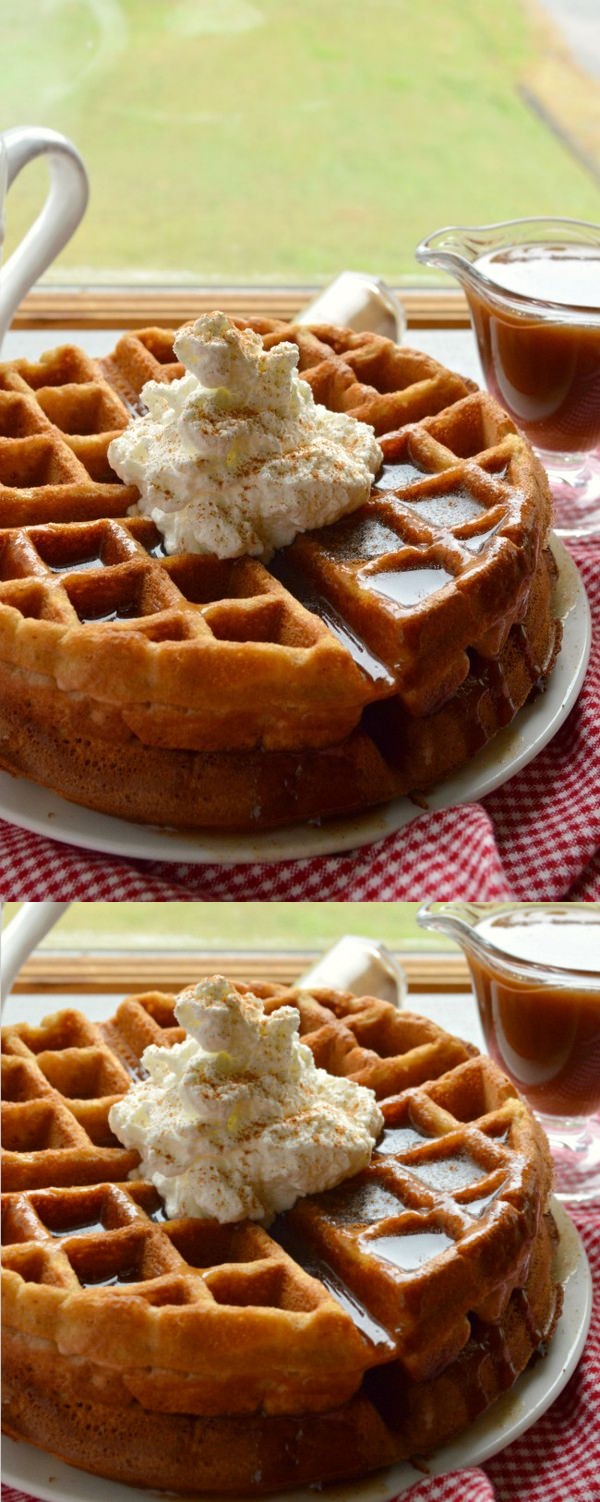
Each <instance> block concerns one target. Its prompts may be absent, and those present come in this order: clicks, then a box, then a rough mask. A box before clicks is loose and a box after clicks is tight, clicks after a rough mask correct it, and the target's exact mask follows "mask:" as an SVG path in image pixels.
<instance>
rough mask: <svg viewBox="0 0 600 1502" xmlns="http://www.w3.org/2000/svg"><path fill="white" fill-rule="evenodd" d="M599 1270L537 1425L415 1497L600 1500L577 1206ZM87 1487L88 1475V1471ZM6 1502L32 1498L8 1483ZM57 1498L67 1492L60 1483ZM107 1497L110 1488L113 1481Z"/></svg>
mask: <svg viewBox="0 0 600 1502" xmlns="http://www.w3.org/2000/svg"><path fill="white" fill-rule="evenodd" d="M569 1213H570V1214H571V1216H572V1219H573V1220H574V1221H575V1224H576V1226H577V1227H578V1229H579V1231H580V1233H581V1236H582V1239H583V1242H584V1245H585V1248H586V1251H587V1254H588V1257H589V1261H590V1267H591V1270H592V1278H593V1282H594V1311H593V1314H592V1323H591V1328H590V1333H589V1335H588V1338H587V1342H586V1345H585V1348H584V1352H583V1355H582V1357H581V1361H580V1362H579V1365H578V1367H577V1370H576V1371H575V1372H574V1373H573V1376H572V1377H571V1378H570V1380H569V1382H568V1383H567V1386H566V1387H565V1389H564V1391H563V1392H562V1393H561V1395H560V1397H559V1398H557V1400H556V1402H555V1403H553V1404H552V1407H551V1408H549V1409H548V1411H547V1413H545V1414H544V1415H543V1416H542V1418H541V1419H538V1422H537V1424H534V1425H533V1427H532V1428H531V1429H528V1430H527V1432H526V1433H525V1434H523V1435H522V1436H521V1438H520V1439H517V1440H515V1442H514V1444H512V1445H509V1446H508V1448H507V1449H506V1450H502V1451H501V1452H500V1454H499V1455H495V1456H494V1457H493V1459H492V1460H488V1461H487V1462H486V1464H485V1465H484V1466H482V1467H481V1468H479V1467H478V1468H477V1469H476V1470H463V1471H453V1472H451V1474H450V1475H448V1476H438V1477H433V1478H431V1479H429V1478H418V1479H417V1480H416V1481H415V1485H414V1487H411V1488H410V1490H409V1491H408V1492H405V1493H403V1498H404V1497H406V1498H407V1499H409V1502H599V1499H600V1205H596V1206H595V1207H594V1208H593V1209H579V1210H575V1209H571V1210H570V1212H569ZM81 1482H82V1486H83V1487H85V1476H84V1475H83V1473H82V1474H81ZM2 1494H3V1499H4V1502H29V1499H28V1497H27V1496H26V1494H25V1493H24V1492H20V1491H17V1490H16V1489H15V1488H14V1487H11V1486H4V1487H3V1488H2ZM56 1495H57V1502H60V1490H59V1488H57V1493H56ZM106 1502H110V1486H109V1484H108V1483H107V1485H106Z"/></svg>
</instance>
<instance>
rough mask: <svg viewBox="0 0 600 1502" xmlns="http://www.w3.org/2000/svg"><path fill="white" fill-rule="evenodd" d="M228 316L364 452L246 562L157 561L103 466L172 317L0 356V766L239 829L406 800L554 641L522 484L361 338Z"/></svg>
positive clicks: (535, 497) (471, 740)
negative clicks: (301, 519)
mask: <svg viewBox="0 0 600 1502" xmlns="http://www.w3.org/2000/svg"><path fill="white" fill-rule="evenodd" d="M244 326H248V325H244ZM252 327H253V328H255V329H256V330H257V331H258V332H259V333H261V335H262V337H263V340H264V343H265V345H266V346H267V347H271V346H272V345H273V344H275V343H277V342H278V341H280V340H282V339H290V338H291V339H292V340H294V341H295V342H296V343H297V345H298V347H299V351H300V370H301V371H302V374H303V376H304V378H305V379H306V380H307V381H309V383H310V385H311V386H312V389H313V393H314V396H315V399H316V400H317V401H320V402H323V403H325V404H326V405H327V406H329V407H331V408H332V409H334V410H337V411H344V412H348V413H349V414H350V415H352V416H354V417H356V418H358V419H360V420H362V421H366V422H370V423H372V424H373V426H374V428H375V430H376V432H377V433H378V434H379V435H380V441H381V446H382V449H383V453H384V465H383V469H382V471H381V473H380V475H379V476H378V477H377V478H376V481H375V484H374V487H373V490H372V493H371V497H370V499H369V500H368V501H367V502H366V504H365V505H364V506H362V507H361V508H360V509H359V510H358V511H356V512H355V513H353V514H352V516H351V517H348V518H345V519H342V520H341V521H340V522H337V523H334V524H333V525H332V526H329V527H327V528H323V529H321V530H315V531H312V532H309V533H305V534H302V535H300V536H299V537H297V538H296V540H295V542H294V543H293V544H292V545H291V546H290V547H289V548H287V549H284V550H282V551H281V552H280V553H278V554H276V555H275V556H274V558H273V559H272V560H271V562H270V564H269V565H266V564H265V563H263V562H260V561H257V560H255V559H249V558H244V559H236V560H232V561H231V560H230V561H220V560H218V559H215V558H213V557H208V556H200V555H189V554H188V555H178V556H171V557H166V556H165V553H164V549H163V546H162V541H161V537H160V535H159V533H158V532H157V531H156V529H155V527H154V525H153V523H152V522H150V521H148V520H147V519H146V518H142V517H136V516H134V515H130V514H129V513H130V511H131V508H132V506H134V505H135V501H136V496H137V492H136V491H135V489H134V488H132V487H128V486H125V485H122V484H121V483H120V482H117V479H116V476H115V475H114V474H113V473H112V471H111V470H110V466H109V465H108V459H107V449H108V445H109V443H110V441H111V440H112V438H114V437H115V435H116V434H117V433H118V432H119V431H120V430H121V429H122V428H123V427H124V426H125V425H126V423H127V421H128V420H129V418H130V416H131V415H132V414H134V413H136V412H139V411H140V410H141V407H140V393H141V390H142V387H143V385H144V382H145V381H146V380H149V379H159V380H171V379H173V378H174V377H176V376H179V375H180V374H181V373H182V367H181V366H180V365H179V364H177V363H176V362H174V361H173V348H172V345H173V338H174V334H173V332H172V331H168V330H160V329H148V330H143V331H141V332H140V333H137V334H127V335H125V336H124V337H123V338H122V339H121V340H120V341H119V343H118V345H117V347H116V349H115V350H114V351H113V353H112V354H111V355H110V356H109V357H107V358H106V359H105V360H103V361H93V360H91V359H89V358H88V357H87V356H86V355H85V354H84V353H83V352H82V351H81V350H78V349H76V348H74V347H71V346H65V347H63V348H62V349H58V350H56V351H52V352H50V353H49V354H47V355H46V356H44V357H43V358H42V359H41V360H40V361H39V362H38V363H36V364H32V363H30V362H27V361H24V360H21V361H15V362H12V363H9V364H4V365H3V366H0V424H1V425H2V430H3V431H4V432H5V433H6V435H7V436H6V437H4V438H0V701H1V709H0V759H1V760H0V764H1V765H3V766H4V767H5V768H6V769H7V770H9V771H12V772H15V773H17V774H20V775H26V776H30V777H32V778H34V779H35V780H37V781H39V782H42V783H44V784H46V785H47V786H49V787H51V788H53V789H55V790H57V791H59V792H62V793H64V794H65V795H66V796H67V797H69V798H71V799H73V800H74V801H76V802H81V803H84V804H86V805H88V806H90V807H93V808H97V809H100V810H103V811H106V812H108V813H117V814H121V815H124V816H125V817H129V818H134V819H139V820H142V821H151V822H155V823H172V824H177V825H189V826H190V827H208V826H212V827H223V828H224V827H227V828H236V827H237V828H257V829H259V828H266V827H270V826H274V825H276V824H279V823H286V822H291V821H294V820H301V819H306V818H314V817H321V816H327V815H331V814H336V813H338V814H339V813H347V812H351V811H355V810H358V809H360V808H363V807H366V806H367V805H369V804H374V803H378V802H384V801H386V800H388V799H389V798H391V797H393V796H395V795H396V794H399V793H406V792H412V791H415V790H422V789H424V788H426V787H428V786H429V785H430V784H431V783H432V782H433V781H435V780H437V779H438V778H439V777H441V776H443V775H445V774H446V773H447V772H448V771H450V770H452V769H453V768H454V767H456V766H458V765H460V764H461V763H462V762H463V761H464V760H465V759H466V758H467V757H468V756H470V755H472V754H473V751H474V750H475V749H478V747H479V746H480V745H482V744H483V743H484V742H485V741H486V740H487V739H489V738H490V736H492V735H493V734H495V733H496V732H497V730H498V729H499V728H500V727H501V726H502V725H503V724H506V723H507V722H508V721H509V720H510V719H511V718H512V716H513V715H514V714H515V713H516V711H517V710H518V709H519V708H520V707H521V705H522V704H523V703H524V702H525V701H526V699H527V698H528V696H529V694H530V693H531V691H532V688H533V687H534V686H535V685H537V684H538V683H539V682H540V681H542V680H543V679H544V677H545V675H546V674H547V673H548V672H549V671H550V670H551V667H552V664H553V661H554V657H555V655H556V651H557V649H558V645H559V639H560V632H559V626H558V623H557V622H556V620H555V619H554V613H553V606H552V579H553V573H554V565H553V561H552V556H551V554H550V553H549V551H548V548H547V534H548V528H549V523H550V499H549V492H548V488H547V484H546V481H545V477H544V475H543V471H542V469H541V466H540V465H539V463H538V461H537V460H536V459H535V458H534V456H533V453H532V451H531V449H530V447H529V445H528V444H527V442H526V440H525V439H524V438H522V437H521V436H520V435H519V434H518V433H517V432H516V430H515V429H514V427H513V425H512V423H511V422H510V420H509V418H508V417H506V415H505V414H504V413H503V412H501V410H500V408H499V407H498V406H497V405H496V403H495V402H494V401H493V400H492V399H491V398H490V397H489V396H486V395H484V394H483V393H482V392H480V391H478V390H477V389H476V388H474V386H473V383H472V382H470V381H466V380H464V379H463V378H462V377H460V376H457V375H454V374H452V373H451V372H450V371H447V370H445V368H444V367H442V366H440V365H438V364H437V362H435V361H434V360H432V359H431V358H429V357H428V356H426V355H423V354H421V353H419V352H417V351H414V350H410V349H404V348H398V347H397V346H395V345H394V344H392V342H391V341H389V340H386V339H382V338H379V337H378V336H375V335H368V334H354V333H351V332H350V331H348V330H341V329H335V328H333V327H329V326H319V327H316V328H314V329H305V328H303V327H302V326H301V325H288V324H282V323H276V322H274V321H272V320H257V321H254V322H253V323H252ZM465 732H466V733H465Z"/></svg>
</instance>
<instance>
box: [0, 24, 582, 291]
mask: <svg viewBox="0 0 600 1502" xmlns="http://www.w3.org/2000/svg"><path fill="white" fill-rule="evenodd" d="M592 10H593V5H592V6H590V7H589V16H590V25H589V31H588V33H586V32H585V27H584V23H585V15H586V14H588V11H586V6H585V0H580V3H579V6H573V5H572V4H568V3H567V0H543V3H542V0H539V3H533V0H503V3H502V5H490V4H489V3H488V0H447V3H444V0H429V3H427V0H423V3H421V4H411V3H409V0H302V3H301V4H300V3H298V0H153V3H152V4H148V3H147V0H4V3H3V5H2V8H1V12H0V42H1V44H2V55H3V59H4V70H3V75H4V76H3V90H2V94H3V98H2V107H1V110H2V117H1V120H0V124H1V125H2V127H5V126H8V125H14V124H25V123H28V124H31V123H35V124H40V125H47V126H52V127H53V128H55V129H58V130H61V131H63V132H65V133H66V134H67V135H68V136H70V137H71V138H72V139H73V140H74V142H75V144H76V145H77V146H78V147H79V148H80V150H81V152H82V154H83V156H84V158H85V161H86V163H87V165H88V169H89V172H90V177H91V183H92V196H91V200H90V205H89V209H88V212H87V215H86V218H85V220H84V222H83V224H82V225H81V227H80V229H79V230H78V232H77V234H76V235H75V237H74V238H73V239H72V240H71V242H70V243H69V245H68V246H67V247H66V249H65V250H64V251H63V253H62V255H61V256H60V257H59V259H58V261H57V262H56V263H55V264H54V266H53V267H52V268H51V270H50V272H49V273H48V275H47V282H48V283H49V284H54V285H56V284H59V285H60V284H63V285H64V284H69V283H70V284H78V285H83V286H86V285H87V286H89V285H90V284H96V285H97V284H106V283H108V284H112V285H114V284H116V283H127V284H129V285H131V284H132V283H133V284H135V285H138V286H139V284H144V283H146V284H148V283H154V284H156V283H160V284H163V285H164V284H168V285H175V286H185V285H190V284H192V285H194V286H208V287H210V286H211V285H213V284H220V285H223V286H226V285H228V284H229V285H234V284H237V285H239V284H244V285H250V286H255V287H265V286H266V285H275V284H279V285H283V284H293V285H299V284H305V285H308V284H314V283H319V282H323V281H325V280H327V279H328V278H329V277H331V276H332V275H334V274H335V273H336V272H338V271H339V270H340V269H342V268H344V267H350V268H357V269H366V270H371V271H374V272H377V273H378V274H380V275H383V276H386V277H387V278H388V279H389V280H391V281H393V282H402V280H403V279H405V280H407V281H410V282H412V283H415V284H419V283H420V284H421V285H423V284H426V283H431V282H435V281H436V273H435V272H433V271H432V272H427V271H426V270H423V269H421V268H418V267H417V265H416V263H415V261H414V257H413V251H414V247H415V245H416V243H417V242H418V241H419V240H420V239H421V238H422V237H423V236H424V235H426V234H427V233H429V232H431V231H432V230H434V229H435V228H436V227H438V226H440V225H442V224H444V223H451V222H461V223H463V224H465V223H466V224H468V223H482V222H486V221H490V220H494V219H504V218H511V217H514V216H519V215H531V214H536V213H537V214H549V213H557V212H559V213H562V214H566V215H570V216H573V217H576V218H584V219H586V218H587V219H592V220H593V219H597V218H598V216H599V206H600V194H599V191H598V176H599V173H600V166H599V160H598V158H599V157H600V152H599V148H598V134H597V132H598V127H597V123H596V125H595V124H594V122H597V120H598V109H599V105H598V87H597V82H596V81H595V79H594V61H593V48H594V32H593V28H592V25H591V14H592ZM578 17H579V29H578ZM44 177H45V167H44V166H43V164H39V163H36V164H34V165H33V166H31V167H30V168H28V169H27V170H26V171H25V172H24V173H23V174H22V175H21V177H20V178H19V180H18V181H17V183H16V184H15V187H14V189H13V190H12V192H11V197H10V204H9V212H8V217H7V228H8V240H7V247H6V248H7V251H10V249H11V246H12V244H14V243H15V241H16V240H17V239H18V238H20V237H21V236H22V235H23V233H24V231H25V229H26V227H27V225H28V223H29V222H30V221H31V218H32V217H33V215H34V213H35V211H36V209H37V206H38V204H39V202H40V200H41V197H42V195H43V191H44ZM438 279H439V278H438Z"/></svg>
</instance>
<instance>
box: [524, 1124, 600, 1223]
mask: <svg viewBox="0 0 600 1502" xmlns="http://www.w3.org/2000/svg"><path fill="white" fill-rule="evenodd" d="M536 1116H537V1119H538V1121H539V1122H540V1123H541V1125H542V1126H543V1128H544V1131H545V1132H546V1134H547V1136H548V1139H549V1142H550V1149H551V1152H552V1161H553V1163H554V1193H555V1195H556V1198H557V1199H559V1200H563V1201H564V1202H565V1203H566V1204H569V1203H571V1204H583V1203H585V1201H589V1200H598V1202H600V1117H599V1116H592V1117H590V1118H589V1119H587V1120H582V1118H581V1117H565V1118H562V1117H559V1116H544V1115H542V1113H541V1112H540V1111H536Z"/></svg>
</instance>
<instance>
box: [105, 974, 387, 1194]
mask: <svg viewBox="0 0 600 1502" xmlns="http://www.w3.org/2000/svg"><path fill="white" fill-rule="evenodd" d="M175 1015H176V1017H177V1018H178V1020H179V1022H180V1023H181V1025H182V1026H183V1027H184V1028H185V1029H186V1031H187V1033H188V1034H189V1036H188V1037H187V1038H186V1039H185V1041H184V1042H183V1043H176V1044H175V1045H174V1047H173V1048H161V1047H157V1046H156V1045H151V1046H150V1047H149V1048H147V1049H146V1050H145V1052H144V1054H143V1057H142V1063H143V1066H144V1068H145V1069H146V1070H147V1071H148V1078H147V1079H143V1080H141V1081H140V1082H139V1083H137V1084H134V1085H132V1086H131V1088H130V1089H129V1090H128V1092H127V1094H126V1095H124V1096H123V1098H122V1099H121V1100H120V1101H118V1102H117V1104H116V1105H114V1106H112V1107H111V1110H110V1115H109V1121H110V1125H111V1128H112V1130H113V1132H115V1133H116V1135H117V1137H118V1138H119V1139H120V1141H121V1142H123V1143H124V1144H125V1146H126V1147H132V1148H137V1151H138V1152H139V1154H140V1158H141V1162H140V1166H139V1169H138V1170H137V1175H138V1176H139V1177H142V1178H148V1179H151V1180H152V1182H153V1183H154V1184H155V1185H156V1188H157V1189H158V1192H159V1194H160V1195H161V1196H162V1197H163V1199H164V1202H165V1207H166V1213H167V1215H168V1216H169V1217H170V1218H174V1217H177V1216H184V1215H196V1216H213V1217H215V1218H216V1219H217V1220H220V1221H223V1222H225V1221H239V1220H244V1219H245V1218H246V1217H249V1218H250V1219H251V1220H262V1221H265V1222H267V1223H268V1221H269V1220H271V1219H272V1217H273V1216H274V1215H276V1214H277V1213H278V1212H279V1211H282V1210H287V1209H289V1208H290V1207H291V1205H293V1204H294V1203H295V1201H296V1200H297V1199H298V1198H299V1196H300V1195H304V1194H314V1193H317V1192H318V1191H319V1190H322V1189H331V1188H333V1186H334V1185H336V1184H340V1183H341V1182H342V1180H343V1179H346V1178H348V1177H349V1176H350V1175H352V1174H355V1173H357V1172H358V1170H359V1169H360V1168H364V1167H365V1165H366V1164H367V1163H368V1162H369V1159H370V1157H371V1152H372V1150H373V1147H374V1144H375V1142H376V1140H377V1138H378V1136H379V1133H380V1132H381V1130H382V1127H383V1116H382V1113H381V1111H380V1109H379V1106H378V1105H377V1101H376V1098H375V1094H374V1092H373V1091H372V1090H367V1089H365V1088H364V1086H362V1085H356V1084H354V1082H353V1081H352V1080H348V1079H344V1078H338V1077H336V1076H334V1075H330V1074H328V1073H327V1072H326V1070H324V1069H317V1066H316V1064H315V1062H314V1059H313V1056H312V1053H311V1051H310V1049H309V1048H307V1047H306V1045H305V1044H304V1043H300V1041H299V1038H298V1030H299V1027H300V1014H299V1012H298V1011H297V1009H296V1007H289V1006H284V1007H279V1008H277V1009H276V1010H275V1011H273V1012H271V1013H270V1014H268V1013H266V1012H265V1009H264V1005H263V1003H262V1001H260V1000H259V999H258V998H257V997H256V996H252V995H245V996H241V995H240V994H239V993H238V992H237V991H236V990H235V988H234V987H233V986H232V985H231V984H230V982H229V981H227V980H224V979H223V978H222V977H221V976H216V977H214V978H213V979H212V980H207V981H202V982H201V983H200V985H198V986H196V987H195V988H190V990H188V991H184V992H183V993H182V995H181V996H180V997H179V998H178V1002H177V1005H176V1007H175Z"/></svg>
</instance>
